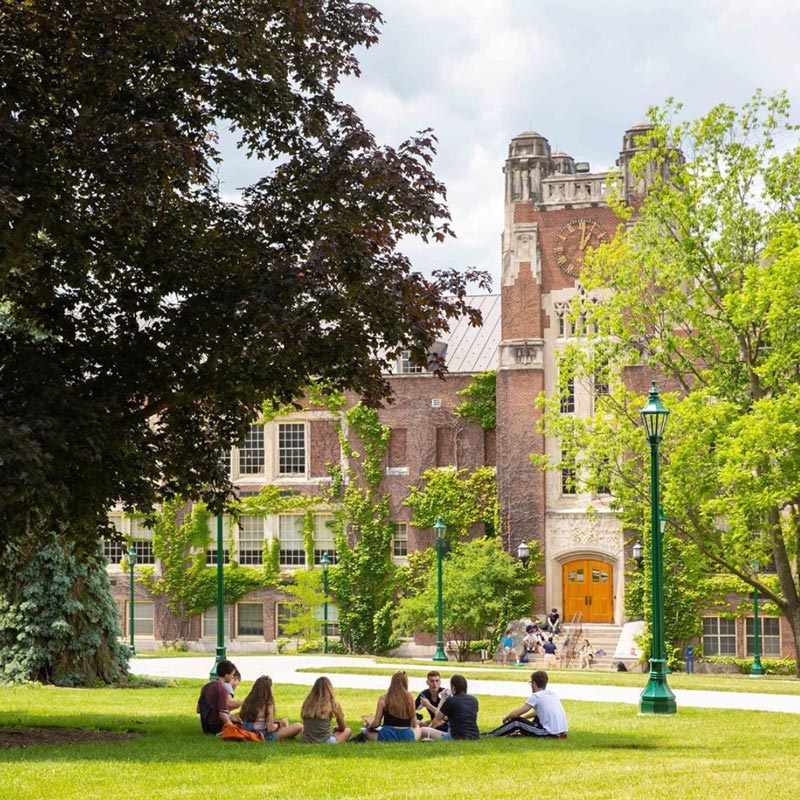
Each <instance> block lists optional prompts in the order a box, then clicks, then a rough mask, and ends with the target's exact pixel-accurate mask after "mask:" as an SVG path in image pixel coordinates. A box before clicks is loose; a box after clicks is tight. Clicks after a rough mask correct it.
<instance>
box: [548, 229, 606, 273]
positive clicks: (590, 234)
mask: <svg viewBox="0 0 800 800" xmlns="http://www.w3.org/2000/svg"><path fill="white" fill-rule="evenodd" d="M610 241H611V238H610V237H609V235H608V233H607V232H606V230H605V228H603V227H602V226H601V225H599V224H598V223H596V222H595V221H594V220H591V219H576V220H573V221H572V222H570V223H569V224H567V225H565V226H564V227H563V228H562V229H561V230H560V231H559V232H558V234H556V243H555V245H554V247H553V253H554V254H555V257H556V264H558V266H559V269H561V271H562V272H566V273H567V275H571V276H572V277H573V278H577V277H578V275H580V273H581V268H582V267H583V261H584V258H585V257H586V250H587V249H588V248H590V247H597V246H598V245H600V244H606V243H607V242H610Z"/></svg>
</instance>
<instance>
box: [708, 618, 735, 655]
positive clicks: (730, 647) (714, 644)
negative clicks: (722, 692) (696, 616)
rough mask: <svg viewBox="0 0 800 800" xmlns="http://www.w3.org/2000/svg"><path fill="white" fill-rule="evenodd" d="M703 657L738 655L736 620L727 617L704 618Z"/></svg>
mask: <svg viewBox="0 0 800 800" xmlns="http://www.w3.org/2000/svg"><path fill="white" fill-rule="evenodd" d="M703 655H704V656H735V655H736V620H734V619H729V618H727V617H703Z"/></svg>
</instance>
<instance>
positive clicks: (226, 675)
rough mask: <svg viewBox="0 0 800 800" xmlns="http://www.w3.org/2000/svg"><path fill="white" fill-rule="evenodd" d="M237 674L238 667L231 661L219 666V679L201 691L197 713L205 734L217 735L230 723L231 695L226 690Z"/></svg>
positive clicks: (210, 682)
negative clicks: (229, 704)
mask: <svg viewBox="0 0 800 800" xmlns="http://www.w3.org/2000/svg"><path fill="white" fill-rule="evenodd" d="M235 673H236V667H235V666H234V665H233V663H231V662H230V661H220V662H219V664H217V677H216V678H215V679H214V680H213V681H209V682H208V683H207V684H206V685H205V686H204V687H203V688H202V689H201V690H200V697H199V698H198V700H197V713H198V714H199V715H200V726H201V727H202V729H203V733H214V734H217V733H219V732H220V731H221V730H222V726H223V725H224V724H225V723H226V722H230V720H231V717H230V713H229V706H228V703H229V702H230V695H229V694H228V690H227V688H226V684H229V683H230V682H231V680H232V679H233V676H234V674H235Z"/></svg>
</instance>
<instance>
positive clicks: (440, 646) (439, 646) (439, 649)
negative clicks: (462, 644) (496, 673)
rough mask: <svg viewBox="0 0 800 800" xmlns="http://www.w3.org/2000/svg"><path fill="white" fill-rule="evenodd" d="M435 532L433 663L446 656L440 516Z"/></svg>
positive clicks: (442, 527)
mask: <svg viewBox="0 0 800 800" xmlns="http://www.w3.org/2000/svg"><path fill="white" fill-rule="evenodd" d="M433 529H434V531H436V567H437V579H438V580H437V584H436V590H437V592H436V615H437V621H438V626H437V637H436V652H435V653H434V654H433V660H434V661H447V654H446V653H445V652H444V626H443V624H442V614H443V612H442V550H443V548H444V534H445V531H446V530H447V526H446V525H445V524H444V521H443V520H442V518H441V516H439V517H437V518H436V522H435V523H434V525H433Z"/></svg>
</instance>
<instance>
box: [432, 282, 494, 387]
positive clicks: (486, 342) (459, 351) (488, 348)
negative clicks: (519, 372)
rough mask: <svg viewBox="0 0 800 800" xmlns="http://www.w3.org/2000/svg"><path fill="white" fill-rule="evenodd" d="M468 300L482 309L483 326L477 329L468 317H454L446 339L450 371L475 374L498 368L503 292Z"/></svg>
mask: <svg viewBox="0 0 800 800" xmlns="http://www.w3.org/2000/svg"><path fill="white" fill-rule="evenodd" d="M467 301H468V302H469V304H470V305H471V306H472V307H473V308H477V309H478V310H479V311H480V312H481V314H482V315H483V325H481V326H480V327H479V328H473V327H471V326H470V324H469V321H468V320H467V319H466V318H464V317H462V318H461V319H459V320H453V322H452V327H451V328H450V335H449V336H448V337H447V339H446V340H445V344H446V345H447V351H446V356H445V358H446V361H447V371H448V372H451V373H456V372H462V373H463V372H467V373H474V372H485V371H486V370H488V369H497V353H498V347H499V346H500V333H501V331H500V295H499V294H481V295H473V296H471V297H468V298H467Z"/></svg>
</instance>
